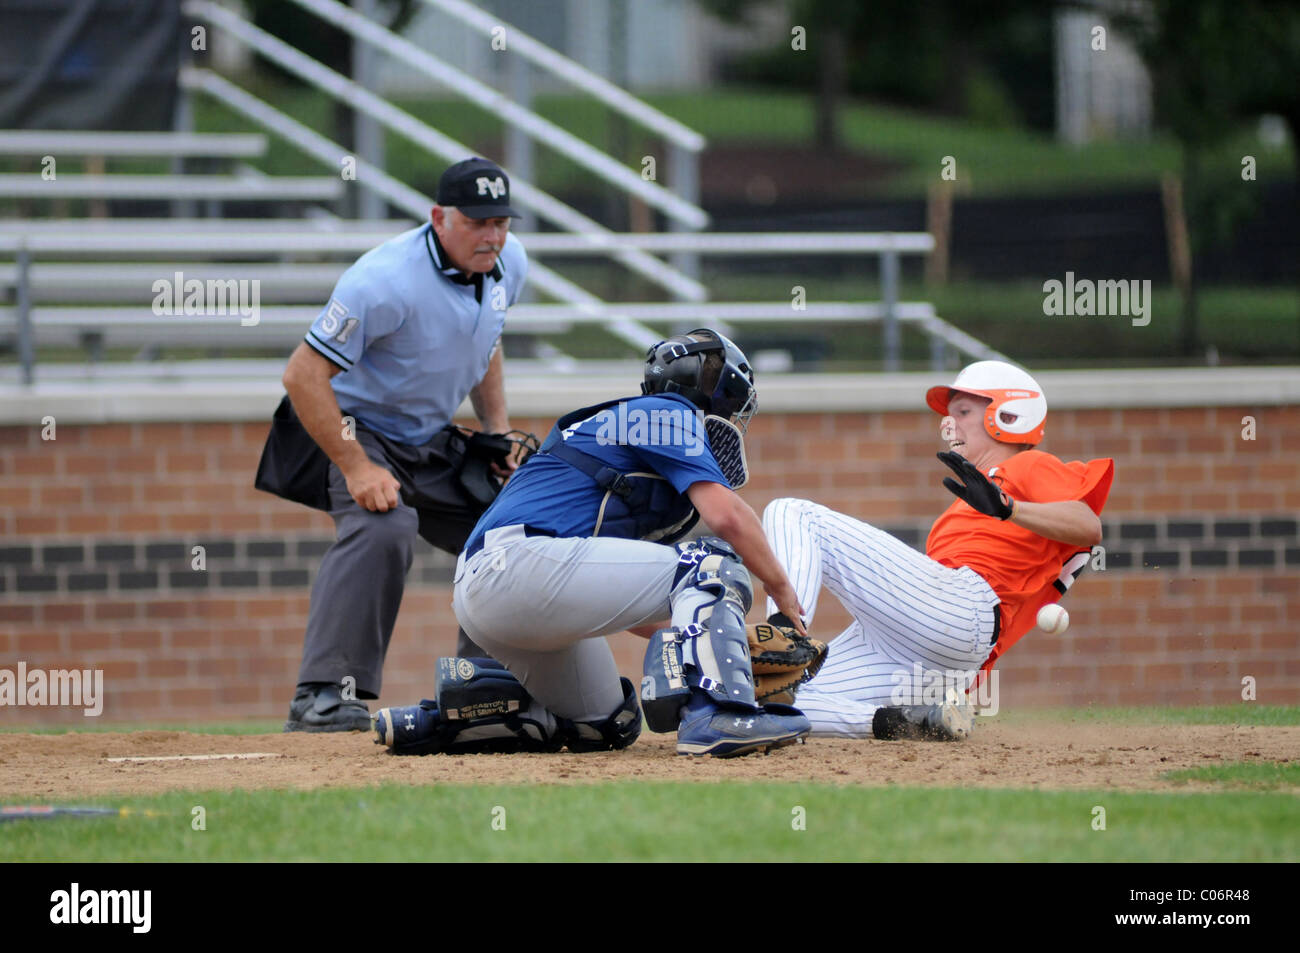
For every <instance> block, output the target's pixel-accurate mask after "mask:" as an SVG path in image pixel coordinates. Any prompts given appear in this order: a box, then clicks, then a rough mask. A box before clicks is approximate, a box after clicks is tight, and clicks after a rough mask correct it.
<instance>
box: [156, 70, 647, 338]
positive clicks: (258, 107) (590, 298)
mask: <svg viewBox="0 0 1300 953" xmlns="http://www.w3.org/2000/svg"><path fill="white" fill-rule="evenodd" d="M180 81H181V85H182V86H185V87H186V88H187V89H201V90H203V91H204V92H207V93H208V94H210V95H212V96H215V97H216V98H218V99H220V100H221V101H222V102H224V103H225V104H226V105H227V106H230V107H231V108H232V109H236V110H238V111H239V112H242V113H243V114H244V115H245V116H248V118H250V119H252V120H254V121H255V122H260V123H261V124H262V125H264V126H265V127H266V128H268V129H270V130H272V131H273V132H277V133H279V134H280V135H282V136H284V137H285V138H287V139H288V140H289V141H290V142H293V143H294V144H295V145H297V146H298V148H300V149H302V150H303V151H305V152H307V153H308V154H310V155H314V156H315V157H316V158H318V159H320V160H322V161H323V162H326V163H333V162H335V161H336V160H337V158H338V157H339V156H340V155H342V154H343V148H342V146H340V145H339V144H338V143H336V142H333V141H331V140H329V139H326V138H325V137H324V136H322V135H321V134H320V133H318V132H314V131H313V130H311V129H308V128H307V127H306V126H304V125H303V124H302V123H300V122H298V121H297V120H296V119H291V118H290V117H288V116H286V115H285V114H284V113H282V112H280V111H279V110H278V109H276V108H274V107H273V106H270V105H268V104H267V103H264V102H262V100H260V99H258V98H257V97H256V96H253V95H252V94H250V93H248V92H246V91H244V90H243V89H240V88H239V87H238V86H236V85H235V84H234V83H232V82H230V81H229V80H227V79H225V78H224V77H221V76H218V75H217V74H216V73H213V72H211V71H209V70H199V69H193V68H189V67H186V68H184V69H182V70H181V74H180ZM357 172H358V181H359V182H364V183H365V185H366V187H367V188H370V189H373V190H375V191H376V192H377V193H378V194H380V195H383V196H384V197H385V198H387V199H388V200H389V201H390V202H392V203H393V204H394V205H396V206H397V207H398V208H401V209H404V210H405V211H406V212H407V213H408V214H410V215H414V216H416V217H417V218H418V220H423V219H424V217H425V216H426V215H428V214H429V209H430V208H432V207H433V199H431V198H429V196H427V195H423V194H421V193H420V192H417V191H416V190H415V189H413V188H411V187H410V186H408V185H405V184H403V183H402V182H399V181H398V180H397V179H394V178H393V177H392V176H390V175H388V174H387V173H385V172H384V171H382V170H381V169H377V168H375V167H374V166H372V165H370V164H369V163H368V162H366V161H365V160H363V159H360V158H358V159H357ZM529 275H530V280H532V282H533V283H534V284H536V285H537V287H539V288H540V289H541V290H542V291H544V292H546V293H547V294H550V295H553V296H554V297H556V298H559V299H560V300H561V301H566V302H569V303H570V304H572V305H574V306H575V307H581V308H583V309H585V312H586V313H591V314H599V315H603V316H606V317H607V318H608V320H609V330H610V332H611V333H612V334H614V335H615V336H617V337H621V338H622V339H623V340H625V341H627V342H628V343H629V344H632V345H633V346H635V347H638V348H647V347H649V346H650V345H651V344H653V343H655V341H656V340H658V338H657V337H656V335H655V334H654V332H653V331H651V330H649V329H648V328H643V327H641V326H640V325H638V324H636V323H635V322H631V321H628V320H627V319H625V318H622V317H620V316H619V315H617V314H613V313H611V312H610V311H609V309H608V308H606V307H605V303H604V302H603V301H601V299H599V298H597V297H596V296H595V295H593V294H591V293H590V292H589V291H586V290H585V289H583V288H580V287H578V286H577V285H575V284H574V283H573V282H571V281H569V280H568V279H567V278H564V277H562V276H560V275H558V274H556V273H555V272H554V271H552V270H551V269H549V268H547V267H546V266H544V265H542V264H540V263H533V264H531V265H530V267H529Z"/></svg>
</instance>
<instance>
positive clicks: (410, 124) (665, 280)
mask: <svg viewBox="0 0 1300 953" xmlns="http://www.w3.org/2000/svg"><path fill="white" fill-rule="evenodd" d="M182 9H183V10H184V12H185V13H186V15H188V16H193V17H196V18H199V19H205V20H207V21H208V22H209V23H211V24H213V25H214V26H219V27H221V28H222V29H224V30H225V31H226V32H227V33H229V34H230V35H231V36H234V37H235V38H236V39H238V40H240V41H241V42H243V43H246V44H247V45H249V46H251V47H252V48H253V49H255V50H257V51H258V52H259V53H261V54H262V55H263V56H265V57H267V58H268V59H270V60H271V61H273V62H275V63H277V64H278V65H280V66H282V67H283V68H285V69H287V70H289V71H290V72H292V73H295V74H297V75H298V76H300V77H302V78H303V79H305V80H306V81H307V82H309V83H311V84H312V85H314V86H316V87H317V88H318V89H321V90H323V91H325V92H326V93H329V94H330V95H331V96H333V97H334V98H336V99H338V100H340V101H343V102H348V103H351V104H353V105H359V106H361V107H362V108H364V109H365V110H366V111H367V112H369V113H370V114H371V115H372V116H373V117H374V118H375V119H376V120H378V121H379V122H381V123H383V124H384V125H385V126H388V127H389V128H390V129H393V130H395V131H397V132H400V133H401V134H402V135H404V136H406V137H407V138H408V139H410V140H411V141H412V142H415V143H417V144H419V145H421V146H423V147H424V148H426V149H428V150H429V151H430V152H432V153H433V154H435V155H439V156H442V157H443V158H445V159H448V160H456V159H460V158H463V157H465V156H467V155H470V154H472V152H473V150H471V149H470V148H469V147H468V146H466V145H464V144H462V143H459V142H457V141H456V140H454V139H451V138H450V137H448V136H445V135H443V134H442V133H440V132H438V131H437V130H436V129H433V128H432V127H431V126H429V125H427V124H425V123H423V122H421V121H420V120H419V119H416V118H415V117H414V116H412V115H411V114H410V113H408V112H406V111H404V110H401V109H398V108H397V107H396V106H394V105H393V104H392V103H390V102H388V101H387V100H385V99H383V98H381V97H379V96H377V95H375V94H374V93H372V92H370V91H369V90H367V89H365V88H364V87H362V86H360V85H358V84H357V83H354V82H353V81H352V80H350V79H348V78H347V77H345V76H342V75H340V74H339V73H337V72H335V71H334V70H332V69H330V68H328V67H326V66H323V65H322V64H321V63H319V62H318V61H316V60H314V59H312V58H311V57H309V56H306V55H304V54H303V53H301V52H300V51H298V50H296V49H294V48H293V47H292V46H290V45H289V44H287V43H285V42H284V41H282V40H279V39H277V38H276V37H274V36H272V35H271V34H269V33H267V32H266V31H265V30H261V29H259V28H258V27H255V26H253V25H252V24H251V23H248V22H247V21H246V20H243V19H242V18H240V17H239V16H238V15H237V14H235V13H232V12H231V11H229V10H227V9H225V8H224V7H220V6H217V5H216V4H214V3H212V2H211V0H186V3H185V4H184V6H183V7H182ZM268 108H269V107H268ZM343 154H344V153H343V152H342V151H340V152H337V153H335V155H334V156H333V157H331V159H329V160H327V161H329V162H331V163H334V162H336V161H337V160H338V158H339V156H341V155H343ZM357 167H358V169H360V168H361V160H360V159H359V158H358V160H357ZM369 168H372V169H373V168H374V167H373V166H370V167H369ZM357 182H358V184H361V185H365V180H364V178H363V177H361V176H358V177H357ZM511 184H512V190H513V193H514V197H515V198H517V199H518V200H519V202H520V203H522V204H523V205H524V206H526V207H529V208H532V209H533V210H534V211H536V212H537V213H538V214H539V215H540V216H542V217H544V218H547V219H549V220H551V221H553V222H556V223H557V224H559V225H560V226H561V227H563V228H564V229H566V230H568V231H572V232H578V233H582V234H583V235H584V236H585V239H586V240H587V241H589V242H590V243H591V244H593V245H596V246H600V245H601V244H602V241H603V239H604V236H605V235H608V234H612V232H610V230H609V229H607V228H605V227H604V226H603V225H601V224H600V223H599V222H596V221H594V220H592V219H590V218H588V217H587V216H585V215H583V214H582V213H580V212H578V211H577V210H576V209H573V208H571V207H570V206H568V205H566V204H564V203H563V202H560V201H559V200H558V199H555V198H553V197H552V196H550V195H548V194H547V193H545V192H543V191H542V190H541V189H539V188H537V187H536V186H534V185H533V184H531V183H529V182H524V181H520V180H519V179H517V178H516V179H515V180H514V181H513V182H512V183H511ZM421 217H423V216H421ZM612 254H613V257H614V258H615V259H617V260H618V261H620V262H622V263H623V264H624V265H626V266H627V267H628V268H630V269H632V270H633V271H636V272H637V273H638V274H640V275H642V276H643V277H645V278H647V279H649V280H650V281H653V282H655V284H658V285H660V286H661V287H663V288H664V289H665V290H667V291H668V292H669V293H670V294H672V295H673V296H674V297H676V298H680V299H684V300H688V301H702V300H704V299H705V298H707V297H708V292H707V290H706V289H705V288H704V286H703V285H702V284H700V283H699V282H698V281H696V280H694V279H693V278H690V277H688V276H686V275H684V274H682V273H681V272H680V271H677V270H676V269H674V268H672V267H670V266H669V265H666V264H665V263H664V262H662V261H660V260H659V259H657V258H655V257H654V256H653V255H647V254H645V253H643V252H638V251H635V250H615V251H614V252H613V253H612ZM651 343H654V342H651Z"/></svg>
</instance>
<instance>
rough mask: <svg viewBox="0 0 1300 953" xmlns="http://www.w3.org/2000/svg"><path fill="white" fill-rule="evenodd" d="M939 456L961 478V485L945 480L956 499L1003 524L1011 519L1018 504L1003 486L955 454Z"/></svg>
mask: <svg viewBox="0 0 1300 953" xmlns="http://www.w3.org/2000/svg"><path fill="white" fill-rule="evenodd" d="M935 456H937V457H938V458H939V459H940V460H942V461H943V462H944V464H945V465H946V466H947V467H948V469H950V470H952V472H953V473H955V474H957V476H959V477H960V478H961V481H962V482H960V483H958V482H957V481H956V480H954V479H953V478H952V477H944V478H943V485H944V486H946V487H947V488H948V489H949V490H951V491H952V493H953V495H955V496H957V497H959V498H961V499H963V500H965V501H966V502H967V503H968V504H970V507H971V509H974V510H979V511H980V512H981V513H983V514H984V515H985V516H993V517H996V518H997V519H1000V520H1005V519H1007V518H1008V517H1010V516H1011V514H1012V512H1013V511H1014V510H1015V507H1016V501H1015V500H1013V499H1012V498H1011V497H1009V496H1007V495H1006V493H1004V492H1003V491H1002V488H1001V487H1000V486H998V485H997V484H996V483H994V482H993V481H992V480H990V479H989V478H988V477H986V476H985V475H984V474H983V473H980V471H979V467H977V466H975V464H973V463H971V462H970V461H969V460H967V459H966V458H965V457H963V456H962V455H961V454H960V453H955V452H953V451H952V450H945V451H943V452H942V453H938V454H935Z"/></svg>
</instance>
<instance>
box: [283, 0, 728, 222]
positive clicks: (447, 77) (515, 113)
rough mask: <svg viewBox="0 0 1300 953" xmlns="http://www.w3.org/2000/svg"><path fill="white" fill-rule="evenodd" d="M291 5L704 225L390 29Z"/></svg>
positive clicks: (327, 1) (321, 1)
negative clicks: (379, 50)
mask: <svg viewBox="0 0 1300 953" xmlns="http://www.w3.org/2000/svg"><path fill="white" fill-rule="evenodd" d="M292 2H293V3H296V4H298V5H299V6H300V7H303V8H304V9H306V10H309V11H311V12H312V13H314V14H316V15H317V16H319V17H320V18H321V19H323V20H328V21H329V22H330V23H333V24H334V25H335V26H337V27H339V28H340V29H342V30H345V31H346V32H347V33H349V34H351V35H352V36H353V37H356V38H359V39H361V40H364V41H365V42H367V43H370V44H372V45H373V46H376V47H378V48H379V49H381V50H383V52H385V53H387V54H389V55H390V56H392V57H394V58H396V59H399V60H401V61H402V62H403V63H405V64H407V65H408V66H410V67H412V68H413V69H415V70H418V71H419V72H421V73H423V74H424V75H426V76H428V77H430V78H431V79H433V80H436V81H437V82H439V83H442V84H444V85H446V86H448V87H450V88H452V89H455V90H457V91H458V92H459V93H460V94H462V95H464V96H467V97H469V98H470V99H472V101H473V102H474V104H475V105H477V106H481V107H483V108H484V109H486V110H488V111H489V112H492V113H495V114H496V115H497V116H499V117H500V118H501V119H503V120H505V121H506V122H508V123H511V124H513V125H514V126H515V127H516V128H518V129H520V130H522V131H523V132H525V133H527V134H528V135H529V136H531V137H532V138H533V139H535V140H538V141H541V142H544V143H545V144H546V145H548V146H550V147H551V148H552V149H555V150H556V151H557V152H559V153H561V154H563V155H565V156H567V157H568V158H570V159H572V160H573V161H574V162H576V163H577V164H578V165H581V166H583V167H584V168H587V169H590V170H591V171H592V172H594V173H595V174H596V175H598V176H600V177H601V178H602V179H604V180H605V181H606V182H609V183H610V184H612V185H616V186H618V187H619V188H621V189H623V190H624V191H625V192H629V193H631V194H633V195H636V196H637V197H638V198H640V199H641V200H642V201H644V202H645V203H646V204H647V205H650V206H652V207H654V208H657V209H659V210H660V211H661V212H663V213H664V214H665V215H667V216H668V217H669V218H672V219H675V220H677V221H679V222H681V223H682V224H684V225H686V226H687V227H689V228H705V227H707V226H708V224H709V216H708V214H707V213H705V211H704V210H703V209H701V208H700V207H699V206H698V205H695V204H694V203H692V202H687V201H686V200H684V199H681V198H679V197H678V196H676V195H674V194H673V193H672V192H670V191H669V190H668V189H666V188H664V187H663V186H662V185H659V184H657V183H655V182H649V181H647V180H645V179H643V178H642V177H641V176H640V175H639V174H637V173H636V172H633V171H632V170H631V169H629V168H627V167H626V166H624V165H623V164H622V163H620V162H618V161H616V160H615V159H613V158H612V157H611V156H609V155H608V154H607V153H605V152H602V151H601V150H599V149H597V148H595V147H594V146H592V145H590V144H588V143H586V142H584V141H582V140H581V139H579V138H578V137H577V136H575V135H573V134H572V133H571V132H569V131H567V130H565V129H563V128H561V127H560V126H557V125H556V124H555V123H553V122H551V121H550V120H549V119H545V118H543V117H541V116H539V115H537V113H535V112H533V111H532V110H531V109H527V108H525V107H524V106H520V105H519V104H518V103H515V102H514V101H512V100H510V99H509V98H508V97H506V96H504V95H503V94H501V93H499V92H497V91H496V90H495V89H493V88H492V87H491V86H488V85H487V84H486V83H480V82H479V81H478V80H476V79H475V78H474V77H472V76H470V75H469V74H468V73H466V72H463V71H462V70H459V69H457V68H456V67H454V66H452V65H451V64H449V63H445V62H443V61H441V60H439V59H437V58H436V57H434V56H431V55H430V54H428V53H426V52H425V51H424V50H421V49H420V48H419V47H417V46H416V45H415V44H414V43H411V42H410V41H409V40H406V39H403V38H402V37H400V36H396V35H395V34H393V33H392V31H390V30H387V29H385V28H384V27H382V26H380V25H379V24H378V23H375V22H374V21H373V20H369V19H367V18H366V17H364V16H362V15H361V14H359V13H357V12H356V11H355V10H350V9H348V8H347V7H345V6H343V4H341V3H338V2H337V0H292Z"/></svg>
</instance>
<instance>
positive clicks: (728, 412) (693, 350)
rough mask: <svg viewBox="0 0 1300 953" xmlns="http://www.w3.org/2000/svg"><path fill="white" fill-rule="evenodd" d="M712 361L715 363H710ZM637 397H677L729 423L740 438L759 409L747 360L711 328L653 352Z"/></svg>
mask: <svg viewBox="0 0 1300 953" xmlns="http://www.w3.org/2000/svg"><path fill="white" fill-rule="evenodd" d="M710 355H715V356H716V357H717V360H712V361H711V360H708V358H709V356H710ZM641 393H642V394H681V395H682V396H683V397H685V398H686V399H687V400H689V401H690V402H691V403H692V404H694V405H695V406H696V407H698V408H699V409H700V410H701V411H702V412H704V413H705V414H713V415H716V416H718V417H722V418H723V419H725V420H730V421H733V422H734V423H735V425H736V426H737V428H739V430H740V431H741V433H744V432H745V430H746V429H747V428H748V426H749V419H750V418H751V417H752V416H753V415H754V411H755V410H757V409H758V393H757V391H755V389H754V370H753V368H752V367H751V366H750V364H749V358H747V357H745V352H744V351H742V350H741V349H740V348H738V347H737V346H736V345H735V344H734V343H732V342H731V341H730V340H729V339H727V338H725V337H723V336H722V335H721V334H719V333H718V332H717V331H713V330H711V329H709V328H696V329H695V330H694V331H690V332H688V333H686V334H679V335H676V336H675V337H671V338H669V339H668V340H666V341H660V342H659V343H658V344H656V345H654V346H653V347H651V348H650V350H649V351H648V352H647V354H646V366H645V380H644V381H643V382H642V384H641Z"/></svg>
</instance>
